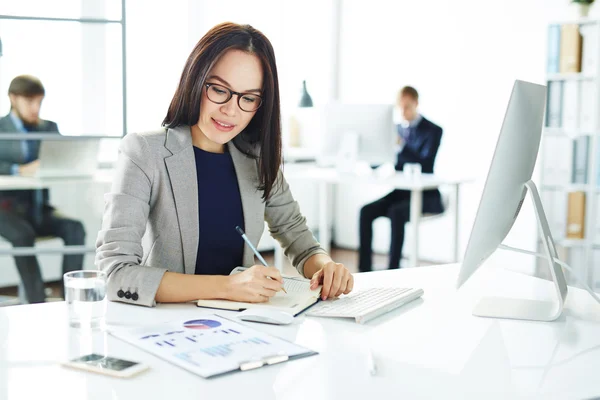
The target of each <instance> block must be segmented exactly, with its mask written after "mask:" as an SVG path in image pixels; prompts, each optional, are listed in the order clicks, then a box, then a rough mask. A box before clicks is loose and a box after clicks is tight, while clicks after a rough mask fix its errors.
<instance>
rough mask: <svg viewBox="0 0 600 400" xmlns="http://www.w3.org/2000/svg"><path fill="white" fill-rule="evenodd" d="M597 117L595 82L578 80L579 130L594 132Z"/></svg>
mask: <svg viewBox="0 0 600 400" xmlns="http://www.w3.org/2000/svg"><path fill="white" fill-rule="evenodd" d="M597 118H598V93H597V90H596V82H594V81H581V82H579V130H580V131H582V132H584V133H595V132H596V130H597V129H596V126H597V123H596V121H597Z"/></svg>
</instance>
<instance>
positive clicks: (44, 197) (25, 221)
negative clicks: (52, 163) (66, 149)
mask: <svg viewBox="0 0 600 400" xmlns="http://www.w3.org/2000/svg"><path fill="white" fill-rule="evenodd" d="M8 96H9V98H10V113H9V114H8V115H7V116H5V117H3V118H0V175H33V174H34V173H35V171H36V170H37V168H38V164H39V161H38V154H39V149H40V141H39V140H1V139H2V134H3V133H5V134H6V133H10V134H19V133H23V134H28V133H35V134H48V135H59V134H60V133H59V132H58V126H57V125H56V123H55V122H52V121H46V120H43V119H40V116H39V115H40V107H41V105H42V100H43V99H44V96H45V90H44V86H43V85H42V83H41V82H40V80H39V79H37V78H35V77H33V76H29V75H21V76H17V77H16V78H14V79H13V80H12V82H11V83H10V87H9V89H8ZM0 236H1V237H3V238H5V239H6V240H8V241H9V242H10V243H12V245H13V246H14V247H31V246H33V245H34V242H35V238H36V237H39V236H58V237H60V238H61V239H62V240H63V241H64V243H65V245H67V246H68V245H83V244H84V239H85V231H84V228H83V225H82V224H81V222H79V221H75V220H72V219H68V218H65V217H63V216H60V215H59V214H58V213H57V211H56V210H55V209H54V208H53V207H52V206H50V204H49V196H48V190H47V189H43V190H13V191H0ZM15 263H16V264H17V269H18V270H19V275H20V276H21V280H22V282H23V287H24V289H25V296H26V298H27V301H28V302H29V303H40V302H43V301H44V300H45V292H44V282H43V280H42V275H41V272H40V267H39V265H38V262H37V259H36V257H35V256H15ZM82 266H83V255H79V254H77V255H65V256H64V258H63V273H65V272H69V271H74V270H79V269H82Z"/></svg>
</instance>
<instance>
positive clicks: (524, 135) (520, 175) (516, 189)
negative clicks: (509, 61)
mask: <svg viewBox="0 0 600 400" xmlns="http://www.w3.org/2000/svg"><path fill="white" fill-rule="evenodd" d="M545 104H546V91H545V86H542V85H537V84H534V83H530V82H524V81H519V80H517V81H515V83H514V86H513V89H512V93H511V97H510V100H509V102H508V107H507V109H506V114H505V116H504V122H503V123H502V128H501V130H500V135H499V137H498V141H497V144H496V150H495V152H494V156H493V158H492V163H491V165H490V168H489V171H488V176H487V180H486V183H485V187H484V189H483V193H482V195H481V200H480V203H479V208H478V210H477V214H476V216H475V221H474V223H473V229H472V231H471V235H470V238H469V242H468V244H467V249H466V251H465V256H464V260H463V263H462V267H461V271H460V275H459V279H458V286H460V285H461V284H462V283H464V282H465V281H466V280H467V279H468V278H469V277H470V276H471V275H472V274H473V273H474V272H475V270H476V269H477V268H478V267H479V266H480V265H481V264H482V263H483V262H484V261H485V260H486V259H487V258H488V257H489V256H490V255H491V254H492V253H493V252H494V251H495V250H496V249H497V248H498V246H499V245H500V244H501V243H502V241H503V240H504V238H505V237H506V235H507V234H508V232H509V231H510V230H511V228H512V226H513V224H514V222H515V220H516V218H517V215H518V214H519V211H520V210H521V206H522V204H523V200H524V198H525V194H526V193H527V188H526V187H525V184H526V183H527V182H528V181H529V180H530V179H531V177H532V174H533V169H534V167H535V162H536V159H537V154H538V148H539V146H540V140H541V134H542V124H543V117H544V109H545Z"/></svg>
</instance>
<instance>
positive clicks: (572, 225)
mask: <svg viewBox="0 0 600 400" xmlns="http://www.w3.org/2000/svg"><path fill="white" fill-rule="evenodd" d="M584 229H585V192H570V193H569V196H568V210H567V235H566V236H567V238H568V239H583V238H584Z"/></svg>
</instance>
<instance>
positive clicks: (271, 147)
mask: <svg viewBox="0 0 600 400" xmlns="http://www.w3.org/2000/svg"><path fill="white" fill-rule="evenodd" d="M232 49H237V50H242V51H245V52H247V53H249V54H254V55H256V56H257V57H258V58H259V60H260V62H261V64H262V69H263V88H262V97H263V103H262V105H261V107H260V108H259V109H258V111H257V112H256V114H255V115H254V117H253V118H252V120H251V121H250V123H249V124H248V126H247V127H246V129H244V131H242V133H240V135H239V136H241V139H242V140H243V141H245V142H247V143H249V144H251V145H255V144H258V145H259V153H258V154H256V153H254V152H253V151H252V148H253V147H254V146H244V147H245V148H242V146H240V145H238V143H236V141H235V140H234V141H233V142H234V145H235V146H236V147H237V148H238V149H239V150H240V151H241V152H243V153H244V154H246V155H247V156H250V157H253V158H257V159H258V170H259V187H258V189H260V190H263V199H267V198H268V197H269V195H270V194H271V191H272V190H273V186H274V185H275V181H276V179H277V173H278V172H279V167H280V166H281V111H280V105H279V82H278V77H277V67H276V65H275V53H274V52H273V46H272V45H271V42H269V39H267V37H266V36H265V35H263V34H262V33H261V32H260V31H258V30H256V29H254V28H253V27H251V26H250V25H238V24H234V23H231V22H225V23H222V24H219V25H217V26H215V27H214V28H212V29H211V30H210V31H208V33H207V34H206V35H204V37H202V39H200V41H199V42H198V44H196V47H194V50H192V53H191V54H190V56H189V57H188V59H187V61H186V63H185V67H184V68H183V72H182V74H181V79H180V80H179V86H178V87H177V90H176V91H175V95H174V96H173V100H171V105H169V111H168V112H167V116H166V117H165V119H164V120H163V125H164V126H166V127H167V128H174V127H176V126H180V125H188V126H193V125H195V124H196V123H197V122H198V119H199V118H200V107H201V99H202V90H203V84H204V82H205V80H206V77H207V76H208V73H209V71H210V70H211V68H212V67H213V66H214V65H215V64H216V62H217V60H218V59H219V57H220V56H222V55H223V54H225V52H226V51H228V50H232Z"/></svg>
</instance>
